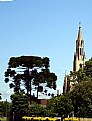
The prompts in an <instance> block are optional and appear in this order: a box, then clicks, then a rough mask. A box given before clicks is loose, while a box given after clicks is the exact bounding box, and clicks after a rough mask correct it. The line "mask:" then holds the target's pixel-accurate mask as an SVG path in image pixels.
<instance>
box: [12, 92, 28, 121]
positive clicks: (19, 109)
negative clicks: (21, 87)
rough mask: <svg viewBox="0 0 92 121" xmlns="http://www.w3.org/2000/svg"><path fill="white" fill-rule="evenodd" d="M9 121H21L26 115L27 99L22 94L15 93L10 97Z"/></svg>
mask: <svg viewBox="0 0 92 121" xmlns="http://www.w3.org/2000/svg"><path fill="white" fill-rule="evenodd" d="M11 100H12V105H11V113H10V114H11V115H10V118H11V121H16V120H18V121H21V119H22V116H24V115H27V113H28V98H27V96H26V95H25V94H23V93H15V94H13V95H11Z"/></svg>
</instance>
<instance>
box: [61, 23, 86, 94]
mask: <svg viewBox="0 0 92 121" xmlns="http://www.w3.org/2000/svg"><path fill="white" fill-rule="evenodd" d="M84 65H85V52H84V40H83V37H82V28H81V25H80V24H79V30H78V37H77V40H76V51H75V53H74V60H73V72H74V71H78V70H79V69H80V68H83V67H84ZM70 80H71V79H70V76H69V75H65V77H64V85H63V94H66V93H67V92H68V91H71V90H72V87H73V83H72V82H71V81H70Z"/></svg>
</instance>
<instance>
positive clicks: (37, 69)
mask: <svg viewBox="0 0 92 121" xmlns="http://www.w3.org/2000/svg"><path fill="white" fill-rule="evenodd" d="M8 65H9V66H8V69H7V71H6V72H5V82H6V83H7V82H9V81H11V80H12V82H10V84H9V86H10V88H14V92H23V89H22V86H21V85H23V84H24V87H25V88H26V90H27V91H26V92H27V96H29V97H31V95H32V94H31V91H32V85H34V86H35V87H36V88H35V89H36V90H37V98H38V92H39V87H41V86H40V84H43V83H45V84H46V86H47V87H49V88H53V89H56V80H57V76H56V75H55V74H54V73H52V72H50V70H49V58H47V57H44V58H41V57H38V56H20V57H11V58H10V60H9V63H8ZM42 91H43V90H42Z"/></svg>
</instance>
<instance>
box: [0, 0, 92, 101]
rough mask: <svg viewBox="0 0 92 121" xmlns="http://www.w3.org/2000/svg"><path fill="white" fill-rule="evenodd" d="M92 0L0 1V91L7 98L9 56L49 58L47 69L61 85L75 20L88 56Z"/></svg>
mask: <svg viewBox="0 0 92 121" xmlns="http://www.w3.org/2000/svg"><path fill="white" fill-rule="evenodd" d="M91 11H92V0H13V1H12V2H0V30H1V31H0V42H1V46H0V92H1V93H2V94H3V99H4V100H5V99H9V95H10V94H11V90H10V89H9V85H8V84H6V83H4V72H5V71H6V69H7V66H8V61H9V58H10V57H14V56H22V55H33V56H41V57H49V58H50V70H51V72H54V73H55V74H56V75H57V77H58V80H57V87H58V88H59V89H60V90H61V92H62V88H63V81H64V75H65V72H66V73H67V74H68V73H69V72H70V71H71V70H72V68H73V67H72V66H73V56H74V52H75V44H76V39H77V35H78V27H79V22H81V26H82V34H83V39H84V43H85V53H86V59H87V60H88V59H89V58H91V57H92V52H91V51H92V50H91V48H92V47H91V46H92V14H91Z"/></svg>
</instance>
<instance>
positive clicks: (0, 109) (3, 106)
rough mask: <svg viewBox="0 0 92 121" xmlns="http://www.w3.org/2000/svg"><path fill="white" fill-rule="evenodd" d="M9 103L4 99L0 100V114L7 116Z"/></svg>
mask: <svg viewBox="0 0 92 121" xmlns="http://www.w3.org/2000/svg"><path fill="white" fill-rule="evenodd" d="M10 106H11V103H10V102H7V100H6V101H0V116H1V117H7V116H8V114H9V110H10Z"/></svg>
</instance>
